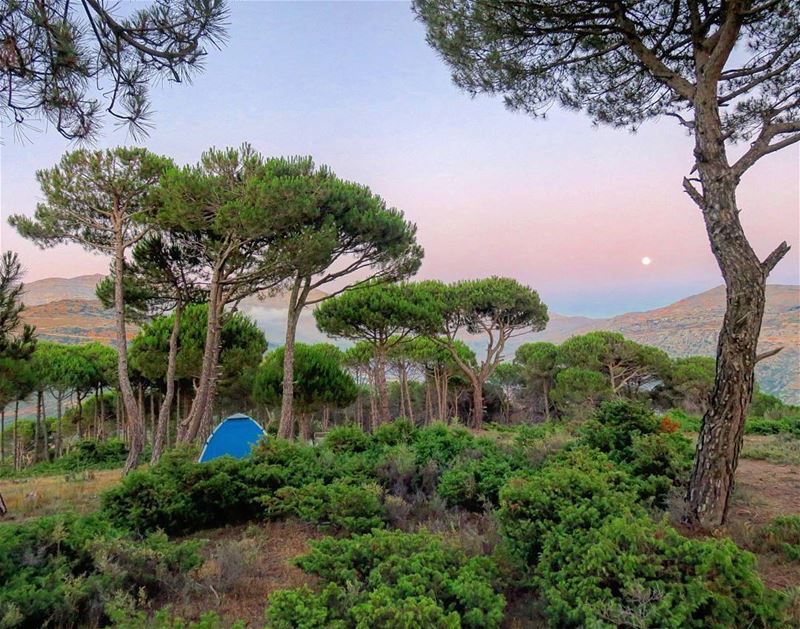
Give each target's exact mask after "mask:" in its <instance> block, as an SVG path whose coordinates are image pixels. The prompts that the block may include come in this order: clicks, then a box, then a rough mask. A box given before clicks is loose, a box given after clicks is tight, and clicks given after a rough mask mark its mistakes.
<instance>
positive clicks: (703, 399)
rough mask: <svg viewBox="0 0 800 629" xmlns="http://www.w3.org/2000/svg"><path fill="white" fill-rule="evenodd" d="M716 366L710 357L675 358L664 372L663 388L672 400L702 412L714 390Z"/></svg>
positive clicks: (715, 362)
mask: <svg viewBox="0 0 800 629" xmlns="http://www.w3.org/2000/svg"><path fill="white" fill-rule="evenodd" d="M716 364H717V361H716V360H715V359H714V358H712V357H710V356H687V357H685V358H676V359H675V360H674V361H672V366H671V367H670V369H668V370H667V371H666V374H665V378H664V386H665V388H666V389H667V391H669V392H670V393H671V395H672V396H673V398H674V399H677V400H680V401H681V402H683V403H684V405H685V404H687V403H688V404H689V405H691V407H692V408H695V409H698V410H699V411H700V412H703V411H705V409H706V407H707V406H708V402H709V400H710V399H711V391H712V389H713V388H714V377H715V375H716Z"/></svg>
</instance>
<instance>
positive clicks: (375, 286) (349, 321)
mask: <svg viewBox="0 0 800 629" xmlns="http://www.w3.org/2000/svg"><path fill="white" fill-rule="evenodd" d="M437 317H438V310H437V303H436V301H435V300H434V299H433V296H432V295H430V294H429V293H427V292H426V291H424V290H420V289H419V287H418V285H416V284H379V283H369V284H366V285H365V286H363V287H359V288H358V289H354V290H349V291H345V292H344V293H342V294H340V295H338V296H336V297H333V298H331V299H327V300H325V301H324V302H322V303H321V304H320V305H319V306H318V307H317V309H316V310H315V311H314V318H315V319H316V321H317V327H318V328H319V329H320V330H321V331H323V332H325V333H326V334H330V335H331V336H335V337H339V338H346V339H352V340H356V341H358V340H367V341H369V342H370V343H372V344H373V345H374V346H376V347H389V344H390V343H392V344H396V343H397V342H400V341H402V340H403V339H404V338H405V337H406V336H408V335H409V334H410V333H411V332H412V331H416V330H429V329H433V328H434V327H435V326H436V325H437V321H438V318H437Z"/></svg>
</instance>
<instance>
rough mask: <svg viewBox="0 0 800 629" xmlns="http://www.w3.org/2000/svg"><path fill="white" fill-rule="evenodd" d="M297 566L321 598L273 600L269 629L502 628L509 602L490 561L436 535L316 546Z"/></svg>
mask: <svg viewBox="0 0 800 629" xmlns="http://www.w3.org/2000/svg"><path fill="white" fill-rule="evenodd" d="M311 547H312V550H311V552H310V553H309V554H308V555H306V556H304V557H301V558H299V559H298V560H297V565H299V566H300V567H301V568H302V569H303V570H305V571H306V572H309V573H311V574H313V575H316V576H318V577H320V578H321V579H322V580H323V581H322V584H321V586H320V589H319V591H317V592H314V591H312V590H311V589H310V588H308V587H305V588H300V589H298V590H283V591H279V592H276V593H275V594H273V595H272V596H271V597H270V606H269V609H268V610H267V621H268V626H269V627H274V628H275V629H282V628H287V629H288V628H290V627H453V628H455V627H497V626H499V624H500V622H501V620H502V616H503V614H502V612H503V607H504V606H505V600H504V598H503V596H502V595H501V594H500V593H499V592H498V590H497V587H496V585H495V580H496V574H495V568H494V566H493V564H492V562H491V561H490V560H489V559H488V558H486V557H477V558H472V559H469V558H467V557H466V556H465V555H464V553H463V552H462V551H460V550H458V549H456V548H452V547H448V546H447V545H445V543H444V542H443V541H442V539H441V538H439V537H438V536H434V535H431V534H429V533H415V534H409V533H400V532H388V531H375V532H373V533H371V534H369V535H360V536H356V537H352V538H350V539H341V540H336V539H333V538H330V537H329V538H325V539H323V540H320V541H318V542H311Z"/></svg>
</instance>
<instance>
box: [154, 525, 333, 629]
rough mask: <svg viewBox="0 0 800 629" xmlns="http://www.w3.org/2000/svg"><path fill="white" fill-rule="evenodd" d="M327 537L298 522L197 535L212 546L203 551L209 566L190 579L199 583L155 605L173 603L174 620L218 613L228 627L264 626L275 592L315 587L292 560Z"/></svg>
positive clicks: (234, 528) (160, 605)
mask: <svg viewBox="0 0 800 629" xmlns="http://www.w3.org/2000/svg"><path fill="white" fill-rule="evenodd" d="M323 536H324V534H323V533H321V532H319V531H317V530H316V529H315V528H314V527H313V526H311V525H309V524H306V523H305V522H301V521H299V520H294V519H289V520H284V521H277V522H263V523H259V524H253V525H243V526H234V527H226V528H222V529H215V530H213V531H203V532H201V533H198V534H197V535H194V536H192V537H194V538H197V539H204V540H208V542H207V544H206V546H205V548H204V549H203V556H204V557H205V558H206V563H205V564H204V565H203V566H202V567H201V568H199V569H198V570H197V571H196V574H194V575H192V580H193V581H195V584H194V585H193V586H192V588H191V589H190V590H189V591H188V592H186V593H185V594H184V595H183V596H181V597H179V599H178V600H175V599H173V600H162V601H153V603H154V605H153V607H154V608H159V607H162V606H163V605H165V604H167V605H170V606H171V607H172V611H173V613H174V614H175V615H176V616H179V617H182V618H185V619H187V620H197V619H199V617H200V615H201V613H203V612H208V611H214V612H216V613H218V614H219V615H220V616H221V617H222V619H223V623H224V624H225V626H228V625H229V624H231V623H233V622H234V621H236V620H243V621H245V623H246V626H247V627H263V626H264V610H265V609H266V606H267V598H268V597H269V595H270V594H272V592H274V591H275V590H279V589H288V588H296V587H300V586H302V585H305V584H308V585H313V583H314V581H315V577H313V576H311V575H308V574H306V573H305V572H303V571H302V570H300V568H298V567H296V566H294V565H293V564H292V561H291V560H292V559H294V558H295V557H297V556H299V555H302V554H305V553H306V552H308V550H309V545H308V542H309V540H313V539H319V538H320V537H323Z"/></svg>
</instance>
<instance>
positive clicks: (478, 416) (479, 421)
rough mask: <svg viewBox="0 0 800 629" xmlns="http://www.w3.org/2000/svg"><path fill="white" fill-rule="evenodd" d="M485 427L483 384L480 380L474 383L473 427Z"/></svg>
mask: <svg viewBox="0 0 800 629" xmlns="http://www.w3.org/2000/svg"><path fill="white" fill-rule="evenodd" d="M482 425H483V384H482V383H481V382H480V381H479V380H473V381H472V427H473V428H480V427H481V426H482Z"/></svg>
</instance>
